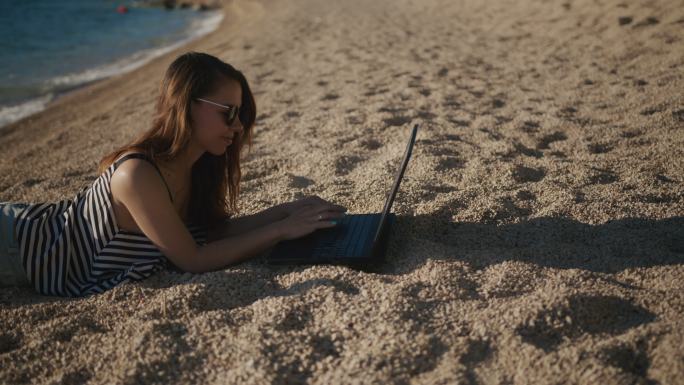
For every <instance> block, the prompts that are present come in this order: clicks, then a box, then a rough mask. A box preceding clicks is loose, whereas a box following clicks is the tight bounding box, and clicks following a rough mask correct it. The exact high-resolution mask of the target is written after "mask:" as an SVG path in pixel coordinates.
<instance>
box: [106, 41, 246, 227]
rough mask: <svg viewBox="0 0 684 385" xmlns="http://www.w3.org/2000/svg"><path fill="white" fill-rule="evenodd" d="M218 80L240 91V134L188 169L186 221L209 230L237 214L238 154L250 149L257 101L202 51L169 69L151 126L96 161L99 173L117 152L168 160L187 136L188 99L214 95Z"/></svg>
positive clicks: (232, 72) (226, 67) (235, 75)
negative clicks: (225, 80) (227, 80)
mask: <svg viewBox="0 0 684 385" xmlns="http://www.w3.org/2000/svg"><path fill="white" fill-rule="evenodd" d="M221 77H227V78H230V79H233V80H235V81H237V82H238V83H239V84H240V86H241V88H242V104H241V106H240V121H241V123H242V125H243V127H244V130H243V132H242V134H236V135H235V137H234V138H233V139H234V140H233V145H232V146H229V147H228V148H227V150H226V152H225V154H223V155H219V156H217V155H213V154H211V153H210V152H208V151H207V152H205V153H204V154H203V155H202V156H201V157H200V158H199V159H198V160H197V161H196V162H195V164H194V165H193V167H192V177H191V180H192V182H191V192H190V202H189V207H188V209H189V216H190V217H189V220H190V222H192V223H194V224H197V225H204V226H213V225H215V224H217V223H218V222H220V221H222V220H225V219H226V218H228V217H230V216H231V215H232V214H233V213H237V212H238V208H237V199H238V195H239V193H240V177H241V172H240V153H241V151H242V149H243V147H244V145H245V144H248V145H249V148H251V145H252V128H253V126H254V121H255V119H256V103H255V102H254V96H253V95H252V91H251V90H250V88H249V84H248V83H247V79H245V76H244V75H243V74H242V72H240V71H238V70H236V69H235V68H234V67H233V66H231V65H230V64H228V63H225V62H223V61H221V60H220V59H218V58H216V57H214V56H211V55H209V54H206V53H200V52H187V53H185V54H183V55H180V56H179V57H177V58H176V59H175V60H174V61H173V62H172V63H171V65H169V68H168V69H167V70H166V74H165V75H164V79H163V81H162V83H161V86H160V88H159V97H158V99H157V104H156V113H155V116H154V119H153V122H152V127H151V128H150V129H149V130H148V131H146V132H144V133H143V134H141V135H140V136H139V137H137V138H136V139H134V140H133V141H131V142H130V143H128V144H126V145H124V146H122V147H119V148H118V149H116V150H114V151H113V152H111V153H110V154H108V155H106V156H104V157H103V158H102V160H100V164H99V167H98V174H101V173H102V172H104V171H105V170H106V169H107V168H108V167H109V166H110V165H111V164H112V163H113V162H114V161H115V160H116V159H117V158H118V157H119V156H120V155H121V154H123V153H125V152H127V151H131V150H134V151H138V152H144V153H145V154H147V156H149V157H150V158H152V160H154V161H155V162H156V161H157V160H164V161H169V160H171V159H173V158H175V157H176V156H178V155H179V154H180V153H181V152H182V151H183V150H184V149H185V147H186V146H187V144H188V143H189V140H190V137H191V135H192V127H191V116H190V106H191V103H192V101H193V100H195V98H201V97H203V96H206V95H207V94H210V93H212V92H214V91H215V90H216V88H217V87H218V86H219V83H220V81H221ZM226 186H227V187H228V189H227V190H226ZM226 195H228V198H229V200H228V202H226Z"/></svg>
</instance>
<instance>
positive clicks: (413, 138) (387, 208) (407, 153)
mask: <svg viewBox="0 0 684 385" xmlns="http://www.w3.org/2000/svg"><path fill="white" fill-rule="evenodd" d="M417 133H418V123H416V124H415V125H414V126H413V130H412V131H411V138H410V139H409V142H408V144H407V145H406V151H405V152H404V160H403V161H402V162H401V167H400V168H399V171H398V172H397V176H396V178H394V187H392V191H390V194H389V195H388V196H387V200H386V201H385V207H384V208H383V209H382V216H381V217H380V225H379V226H378V230H377V231H376V232H375V237H373V244H376V243H377V242H378V239H379V238H380V234H382V231H383V230H384V228H385V223H386V222H387V215H389V212H390V209H391V208H392V202H394V197H395V195H397V190H399V183H400V182H401V179H402V178H403V177H404V170H406V165H407V164H408V161H409V158H410V157H411V149H412V148H413V143H414V142H415V141H416V134H417Z"/></svg>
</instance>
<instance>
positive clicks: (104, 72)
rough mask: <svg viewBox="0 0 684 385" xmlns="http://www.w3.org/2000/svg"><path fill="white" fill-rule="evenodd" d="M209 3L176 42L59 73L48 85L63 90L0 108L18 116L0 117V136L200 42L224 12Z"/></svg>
mask: <svg viewBox="0 0 684 385" xmlns="http://www.w3.org/2000/svg"><path fill="white" fill-rule="evenodd" d="M195 3H198V4H199V3H202V2H197V1H196V2H195ZM212 4H213V5H212V8H210V9H208V10H196V11H195V12H198V13H201V14H203V15H204V17H203V18H202V19H201V21H199V23H198V24H199V25H196V26H195V25H194V24H195V23H197V21H193V22H192V23H191V24H190V25H189V26H188V27H187V31H193V32H192V33H190V34H188V35H187V36H185V37H183V38H181V39H180V40H178V41H175V42H172V43H170V44H167V45H164V46H159V47H151V48H147V49H144V50H141V51H137V52H133V53H131V54H129V55H127V56H123V57H121V58H119V59H117V60H116V61H115V62H113V63H109V64H102V65H99V66H97V67H93V68H88V69H85V70H83V71H81V72H79V73H72V74H63V75H60V76H57V77H55V78H52V79H50V82H53V83H64V84H65V88H64V89H61V90H58V91H51V92H49V93H47V94H43V95H39V96H35V97H32V98H30V99H26V100H23V101H20V102H18V103H16V104H13V105H7V106H0V111H2V112H4V113H7V114H9V115H19V116H20V117H19V118H18V119H15V120H12V119H14V118H12V117H9V118H8V119H7V120H9V121H8V122H7V123H5V124H3V123H2V122H3V120H4V118H0V135H2V132H3V130H4V129H5V128H7V127H8V126H10V125H12V124H14V123H17V122H20V121H21V120H23V119H26V118H28V117H31V116H33V115H35V114H37V113H40V112H42V111H45V110H47V109H48V108H50V107H51V106H52V105H54V103H55V102H56V101H57V100H59V99H61V98H62V97H64V96H65V95H68V94H71V93H73V92H75V91H77V90H79V89H82V88H86V87H89V86H92V85H94V84H96V83H98V82H101V81H104V80H107V79H109V78H112V77H117V76H121V75H125V74H128V73H130V72H132V71H134V70H136V69H138V68H140V67H142V66H144V65H146V64H147V63H149V62H150V61H152V60H154V59H155V58H157V57H161V56H163V55H165V54H167V53H169V52H173V51H174V50H177V49H180V48H182V47H183V46H185V45H188V44H191V43H192V42H195V41H197V40H199V39H202V38H203V37H205V36H208V35H210V34H211V33H213V32H215V31H216V30H218V29H219V28H221V24H222V23H223V21H224V20H225V17H226V11H225V5H224V4H223V3H221V2H214V3H212ZM72 83H75V84H72Z"/></svg>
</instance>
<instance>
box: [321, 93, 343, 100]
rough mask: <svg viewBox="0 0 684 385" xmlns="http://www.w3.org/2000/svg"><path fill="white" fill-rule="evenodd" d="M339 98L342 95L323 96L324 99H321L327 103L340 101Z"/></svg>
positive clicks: (329, 94) (330, 94)
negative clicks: (328, 101)
mask: <svg viewBox="0 0 684 385" xmlns="http://www.w3.org/2000/svg"><path fill="white" fill-rule="evenodd" d="M339 97H340V95H338V94H335V93H328V94H325V95H323V97H322V98H321V100H323V101H326V100H335V99H338V98H339Z"/></svg>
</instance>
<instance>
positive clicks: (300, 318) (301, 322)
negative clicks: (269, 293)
mask: <svg viewBox="0 0 684 385" xmlns="http://www.w3.org/2000/svg"><path fill="white" fill-rule="evenodd" d="M312 319H313V314H312V313H311V310H310V309H309V308H308V307H307V306H305V305H299V306H295V307H294V308H292V309H290V310H289V311H288V312H287V313H286V314H285V316H284V317H283V319H282V320H280V321H277V324H276V325H275V329H276V330H279V331H293V330H304V329H305V328H306V327H307V326H308V325H309V324H310V323H311V320H312Z"/></svg>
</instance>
